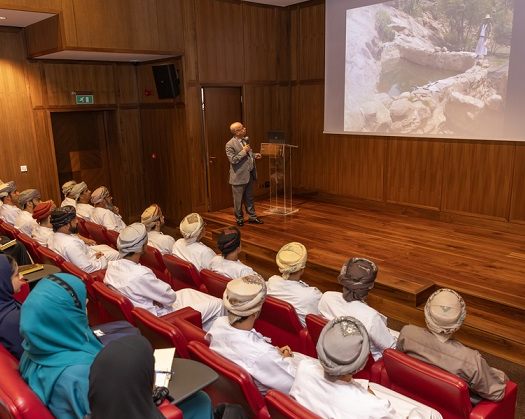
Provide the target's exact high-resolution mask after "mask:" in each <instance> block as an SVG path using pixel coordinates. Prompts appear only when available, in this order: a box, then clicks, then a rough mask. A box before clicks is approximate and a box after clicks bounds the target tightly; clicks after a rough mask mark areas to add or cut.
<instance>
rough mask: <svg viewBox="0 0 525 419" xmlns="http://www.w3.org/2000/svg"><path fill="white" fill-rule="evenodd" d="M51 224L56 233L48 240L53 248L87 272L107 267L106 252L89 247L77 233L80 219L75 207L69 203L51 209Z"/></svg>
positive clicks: (49, 245)
mask: <svg viewBox="0 0 525 419" xmlns="http://www.w3.org/2000/svg"><path fill="white" fill-rule="evenodd" d="M51 224H52V225H53V231H54V233H55V234H53V235H52V236H51V237H50V239H49V242H48V247H49V248H50V249H51V250H53V251H55V252H57V253H58V254H59V255H60V256H62V257H63V258H64V259H65V260H67V261H68V262H71V263H72V264H73V265H76V266H78V267H79V268H80V269H82V270H83V271H84V272H87V273H91V272H95V271H98V270H100V269H105V268H106V267H107V265H108V261H107V258H106V256H104V253H102V252H101V251H97V250H95V249H93V248H91V247H89V246H88V245H86V243H84V242H83V241H82V240H81V239H80V238H79V237H78V236H77V235H76V234H77V233H78V220H77V215H76V211H75V208H74V207H72V206H69V205H67V206H65V207H60V208H55V209H54V210H53V211H51ZM108 248H109V246H108ZM112 250H113V252H115V250H114V249H112ZM115 253H117V252H115ZM117 256H118V253H117Z"/></svg>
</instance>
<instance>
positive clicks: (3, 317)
mask: <svg viewBox="0 0 525 419" xmlns="http://www.w3.org/2000/svg"><path fill="white" fill-rule="evenodd" d="M23 283H24V278H23V277H22V275H20V274H19V273H18V264H17V263H16V261H15V260H14V259H13V258H12V257H11V256H7V255H0V343H1V344H2V345H3V346H4V348H6V349H7V350H8V351H9V352H10V353H11V354H12V355H13V356H15V357H16V358H17V359H19V358H20V357H21V356H22V352H23V349H22V337H21V336H20V331H19V329H20V303H19V302H18V301H16V300H15V299H14V294H16V293H17V292H18V291H20V287H21V286H22V284H23Z"/></svg>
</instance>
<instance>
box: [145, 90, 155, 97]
mask: <svg viewBox="0 0 525 419" xmlns="http://www.w3.org/2000/svg"><path fill="white" fill-rule="evenodd" d="M152 94H153V92H152V91H151V90H150V89H144V96H151V95H152Z"/></svg>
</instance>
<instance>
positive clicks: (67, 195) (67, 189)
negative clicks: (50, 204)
mask: <svg viewBox="0 0 525 419" xmlns="http://www.w3.org/2000/svg"><path fill="white" fill-rule="evenodd" d="M76 184H77V182H76V181H75V180H68V181H67V182H66V183H64V184H63V185H62V193H63V194H64V200H63V201H62V203H61V204H60V206H61V207H65V206H66V205H70V206H72V207H75V206H76V205H77V201H76V200H75V199H74V198H73V197H72V196H71V189H73V186H75V185H76Z"/></svg>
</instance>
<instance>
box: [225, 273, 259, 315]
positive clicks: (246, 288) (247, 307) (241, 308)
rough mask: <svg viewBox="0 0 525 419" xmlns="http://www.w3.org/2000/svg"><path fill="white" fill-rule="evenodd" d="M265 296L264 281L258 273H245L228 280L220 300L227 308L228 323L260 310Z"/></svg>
mask: <svg viewBox="0 0 525 419" xmlns="http://www.w3.org/2000/svg"><path fill="white" fill-rule="evenodd" d="M265 297H266V282H265V281H264V279H263V277H262V276H261V275H259V274H251V275H246V276H243V277H242V278H236V279H232V280H231V281H230V282H228V285H226V290H225V291H224V294H223V297H222V300H223V303H224V307H225V308H226V310H228V320H229V322H230V324H233V323H235V322H236V321H237V320H239V319H240V318H242V317H247V316H250V315H252V314H254V313H257V312H258V311H261V307H262V305H263V303H264V299H265Z"/></svg>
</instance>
